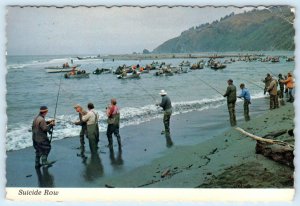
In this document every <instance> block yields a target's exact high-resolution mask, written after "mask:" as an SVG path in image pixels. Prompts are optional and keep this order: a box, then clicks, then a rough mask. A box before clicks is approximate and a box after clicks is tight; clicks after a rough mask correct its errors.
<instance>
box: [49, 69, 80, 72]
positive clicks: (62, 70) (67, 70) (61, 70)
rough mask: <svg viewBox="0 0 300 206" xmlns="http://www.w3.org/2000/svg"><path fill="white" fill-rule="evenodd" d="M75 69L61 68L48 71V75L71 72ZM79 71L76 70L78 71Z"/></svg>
mask: <svg viewBox="0 0 300 206" xmlns="http://www.w3.org/2000/svg"><path fill="white" fill-rule="evenodd" d="M72 70H73V68H61V69H46V72H47V73H59V72H70V71H72ZM77 70H78V69H75V71H77Z"/></svg>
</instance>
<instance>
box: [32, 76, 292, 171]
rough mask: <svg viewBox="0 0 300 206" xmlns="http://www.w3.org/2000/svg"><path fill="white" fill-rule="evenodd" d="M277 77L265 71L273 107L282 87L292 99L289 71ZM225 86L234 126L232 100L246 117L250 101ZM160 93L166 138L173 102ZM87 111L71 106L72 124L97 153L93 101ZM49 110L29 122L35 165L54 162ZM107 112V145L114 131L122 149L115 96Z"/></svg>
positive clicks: (42, 109)
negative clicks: (240, 102)
mask: <svg viewBox="0 0 300 206" xmlns="http://www.w3.org/2000/svg"><path fill="white" fill-rule="evenodd" d="M278 78H279V79H278V81H277V79H276V78H274V77H272V76H271V75H270V74H267V77H266V78H265V80H264V82H265V86H266V87H265V89H264V93H266V92H269V94H270V109H271V110H272V109H275V108H278V107H279V104H278V96H279V98H281V99H282V98H283V93H284V87H285V88H286V89H287V91H286V93H287V94H288V97H289V99H288V100H287V102H293V101H294V97H293V89H294V79H293V76H292V74H291V72H289V73H288V74H287V78H286V79H283V78H282V75H281V74H279V75H278ZM227 84H228V86H227V90H226V92H225V94H224V95H223V96H224V97H226V98H227V106H228V111H229V117H230V124H231V126H236V115H235V104H236V100H237V98H242V99H244V117H245V121H249V120H250V115H249V105H250V104H251V95H250V92H249V90H248V89H247V88H246V87H245V84H244V83H241V84H240V89H241V93H240V94H239V95H238V96H237V95H236V86H235V85H234V84H233V80H232V79H229V80H228V81H227ZM278 84H279V86H280V90H279V91H277V86H278ZM159 94H160V95H161V97H162V100H161V103H156V106H160V107H162V109H163V111H164V116H163V124H164V130H163V131H162V133H161V134H165V136H166V137H167V138H170V118H171V115H172V103H171V100H170V98H169V96H168V95H167V92H166V91H165V90H161V91H160V93H159ZM87 108H88V111H85V110H84V109H83V108H82V106H80V105H79V104H77V105H75V106H74V109H75V110H76V112H78V114H79V121H76V122H74V124H75V125H79V126H81V131H80V134H79V136H80V149H81V150H83V151H84V148H85V137H86V138H87V139H88V141H89V147H90V151H91V153H92V154H93V153H97V149H98V143H99V127H98V121H99V114H98V112H97V111H96V110H95V108H94V105H93V103H88V105H87ZM47 113H48V108H47V106H41V107H40V112H39V114H38V115H37V117H36V118H35V119H34V120H33V123H32V140H33V146H34V148H35V153H36V158H35V166H36V167H40V166H45V165H51V164H53V162H51V161H48V160H47V157H48V155H49V153H50V150H51V139H52V134H51V133H52V131H53V127H54V126H55V121H54V120H51V121H46V120H45V117H46V115H47ZM106 115H107V124H108V126H107V131H106V135H107V139H108V145H107V146H108V148H109V149H110V150H111V149H113V137H112V135H113V134H114V135H115V136H116V138H117V142H118V148H119V150H121V147H122V144H121V136H120V134H119V128H120V110H119V107H118V106H117V100H116V99H114V98H113V99H111V102H110V104H109V105H108V107H107V108H106ZM48 133H50V134H51V138H50V139H49V138H48V136H47V134H48Z"/></svg>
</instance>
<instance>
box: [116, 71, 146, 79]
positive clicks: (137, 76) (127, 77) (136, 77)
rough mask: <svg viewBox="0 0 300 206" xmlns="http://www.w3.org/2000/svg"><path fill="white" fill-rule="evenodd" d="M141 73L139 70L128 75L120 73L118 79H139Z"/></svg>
mask: <svg viewBox="0 0 300 206" xmlns="http://www.w3.org/2000/svg"><path fill="white" fill-rule="evenodd" d="M140 75H141V73H140V72H137V73H135V74H133V73H132V74H130V75H126V76H122V75H118V76H117V78H118V79H138V78H140Z"/></svg>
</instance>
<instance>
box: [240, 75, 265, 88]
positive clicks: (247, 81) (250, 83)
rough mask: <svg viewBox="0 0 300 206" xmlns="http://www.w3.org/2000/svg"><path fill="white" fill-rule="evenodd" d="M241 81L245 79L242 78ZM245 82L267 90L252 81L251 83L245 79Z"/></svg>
mask: <svg viewBox="0 0 300 206" xmlns="http://www.w3.org/2000/svg"><path fill="white" fill-rule="evenodd" d="M241 79H243V78H241ZM243 80H245V81H247V82H249V83H250V84H253V85H255V86H257V87H259V88H261V89H265V88H264V87H262V86H259V85H258V84H256V83H254V82H252V81H250V80H248V79H243Z"/></svg>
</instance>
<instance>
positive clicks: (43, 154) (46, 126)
mask: <svg viewBox="0 0 300 206" xmlns="http://www.w3.org/2000/svg"><path fill="white" fill-rule="evenodd" d="M47 113H48V108H47V106H41V107H40V113H39V115H37V116H36V117H35V119H34V120H33V122H32V141H33V147H34V149H35V167H36V168H38V167H40V166H50V165H52V164H53V163H54V162H53V161H48V160H47V158H48V155H49V153H50V150H51V143H50V140H49V138H48V136H47V133H50V134H51V132H52V130H53V126H55V120H51V121H46V120H45V117H46V115H47ZM40 159H41V160H42V164H41V163H40Z"/></svg>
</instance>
